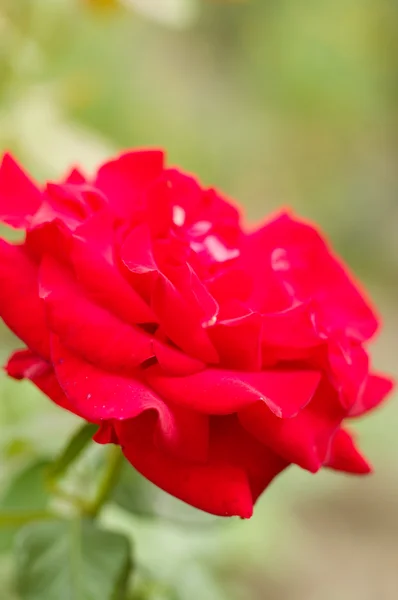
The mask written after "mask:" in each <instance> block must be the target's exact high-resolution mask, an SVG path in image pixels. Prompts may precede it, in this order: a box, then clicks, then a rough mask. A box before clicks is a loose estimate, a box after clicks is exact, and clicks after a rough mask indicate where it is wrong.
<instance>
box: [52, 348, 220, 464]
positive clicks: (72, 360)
mask: <svg viewBox="0 0 398 600" xmlns="http://www.w3.org/2000/svg"><path fill="white" fill-rule="evenodd" d="M53 362H54V367H55V372H56V374H57V377H58V381H59V383H60V385H61V386H62V388H63V390H64V392H65V394H66V396H67V397H68V399H69V402H70V404H71V405H72V406H73V407H74V408H73V410H74V411H75V412H76V413H77V414H81V415H83V416H84V418H86V419H87V420H88V421H92V422H94V423H99V422H100V421H103V420H105V421H108V420H123V421H124V420H127V419H131V418H133V417H136V416H138V415H140V414H141V413H142V412H145V411H148V410H150V411H155V413H156V416H157V430H156V443H157V445H158V446H159V447H161V448H163V449H166V450H167V451H168V452H170V453H171V454H173V455H176V456H178V457H179V458H181V457H182V458H184V457H185V458H186V459H187V460H195V461H201V460H205V458H206V455H207V445H208V418H207V417H206V416H204V415H200V414H196V413H194V412H192V411H189V410H186V409H184V408H181V407H179V406H170V405H167V404H165V403H164V402H163V400H162V399H161V398H159V397H158V396H157V395H156V394H155V393H154V392H153V391H152V390H150V389H149V388H148V387H147V386H146V385H145V383H143V382H142V381H140V380H139V379H138V377H137V376H138V372H137V373H134V372H132V373H131V377H123V376H120V375H115V374H113V373H106V372H104V371H101V370H100V369H99V368H97V367H95V366H93V365H91V364H89V363H87V362H85V361H83V360H81V359H80V358H79V357H77V356H75V355H73V354H72V353H71V352H69V351H68V350H67V349H66V348H65V347H63V346H62V345H61V344H60V342H59V340H58V339H57V338H54V339H53Z"/></svg>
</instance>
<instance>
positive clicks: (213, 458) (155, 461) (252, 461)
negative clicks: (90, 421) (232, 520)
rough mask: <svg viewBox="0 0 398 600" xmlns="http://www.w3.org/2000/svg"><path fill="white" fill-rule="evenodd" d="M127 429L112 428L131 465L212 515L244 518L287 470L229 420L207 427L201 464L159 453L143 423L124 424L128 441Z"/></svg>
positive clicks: (145, 423)
mask: <svg viewBox="0 0 398 600" xmlns="http://www.w3.org/2000/svg"><path fill="white" fill-rule="evenodd" d="M126 425H127V424H125V423H123V424H122V425H121V426H117V428H118V431H119V440H120V443H121V445H122V447H123V451H124V453H125V455H126V457H127V459H128V460H129V461H130V462H131V463H132V465H133V466H134V467H135V468H136V469H137V470H138V471H140V472H141V473H142V474H143V475H144V476H145V477H147V478H148V479H149V480H150V481H152V482H153V483H155V484H156V485H158V486H159V487H161V488H162V489H164V490H165V491H167V492H169V493H170V494H172V495H173V496H176V497H177V498H179V499H181V500H183V501H184V502H187V503H188V504H191V505H192V506H195V507H196V508H199V509H201V510H204V511H206V512H209V513H212V514H215V515H219V516H234V515H238V516H240V517H242V518H249V517H250V516H251V515H252V511H253V503H254V501H255V500H256V498H257V496H258V495H259V494H260V493H261V492H262V491H263V489H264V488H265V487H266V486H267V485H268V484H269V483H270V481H271V480H272V479H273V478H274V477H275V476H276V475H277V474H278V473H279V472H280V471H281V470H282V469H283V468H284V467H285V466H286V463H285V462H283V461H281V460H280V459H278V458H277V457H275V455H273V454H272V453H269V452H268V451H266V449H264V448H263V447H261V446H260V445H259V444H256V442H255V441H254V440H250V438H249V436H246V434H245V433H244V432H243V431H242V430H241V429H240V428H239V429H237V428H236V426H235V424H232V426H231V423H230V422H229V421H226V422H217V423H213V424H212V429H211V436H212V437H211V440H212V441H211V446H210V457H209V461H208V463H207V464H206V465H196V464H193V463H189V462H184V461H176V460H173V459H171V458H170V457H168V456H167V455H166V454H164V453H162V452H160V451H158V450H157V449H156V447H155V446H154V445H153V444H152V443H151V435H150V432H151V427H152V424H151V423H150V421H149V420H148V419H147V418H141V419H135V420H134V421H132V422H131V423H129V424H128V435H127V436H125V435H124V431H123V429H124V427H126ZM126 438H127V439H126Z"/></svg>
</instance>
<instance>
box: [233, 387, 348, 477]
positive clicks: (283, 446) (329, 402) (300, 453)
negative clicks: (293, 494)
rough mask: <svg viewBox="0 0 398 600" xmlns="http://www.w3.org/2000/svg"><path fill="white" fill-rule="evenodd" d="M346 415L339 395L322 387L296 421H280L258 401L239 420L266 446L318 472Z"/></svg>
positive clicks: (330, 389) (305, 467) (240, 413)
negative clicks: (333, 436)
mask: <svg viewBox="0 0 398 600" xmlns="http://www.w3.org/2000/svg"><path fill="white" fill-rule="evenodd" d="M344 415H345V413H344V410H343V409H342V407H341V405H340V402H339V400H338V397H337V395H336V392H334V391H333V389H332V388H330V386H325V385H324V384H321V385H320V387H319V389H318V391H317V393H316V395H315V397H314V399H313V400H312V401H311V403H310V404H309V405H308V406H306V407H305V408H304V409H303V410H302V411H301V412H300V413H299V414H298V415H297V416H296V417H294V418H291V419H279V418H277V417H276V416H275V415H273V414H272V413H271V411H270V410H268V408H267V407H266V406H265V405H264V404H263V403H260V402H257V403H256V404H253V405H251V406H248V407H247V408H245V409H244V410H242V411H240V412H239V420H240V421H241V423H242V425H243V426H244V427H245V429H247V431H249V432H250V434H251V435H253V436H254V437H255V438H256V439H258V440H259V441H260V442H261V443H263V444H264V445H265V446H268V447H269V448H271V449H272V450H274V452H277V453H278V454H280V455H281V456H283V457H284V458H285V459H286V460H288V461H289V462H292V463H296V464H298V465H300V466H301V467H303V468H304V469H308V470H309V471H311V472H313V473H315V472H316V471H318V470H319V469H320V468H321V466H322V464H323V462H324V460H325V456H326V453H327V450H328V447H329V444H330V440H331V437H332V435H333V433H334V432H335V431H336V428H337V427H338V426H339V424H340V423H341V421H342V419H343V417H344Z"/></svg>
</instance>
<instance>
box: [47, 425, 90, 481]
mask: <svg viewBox="0 0 398 600" xmlns="http://www.w3.org/2000/svg"><path fill="white" fill-rule="evenodd" d="M97 429H98V425H92V424H91V423H85V424H84V425H82V426H81V427H80V428H79V429H78V430H77V431H76V433H74V435H73V436H72V437H71V439H70V440H69V442H68V443H67V445H66V446H65V448H64V449H63V450H62V452H61V453H60V455H59V456H58V458H56V459H55V461H54V462H53V463H52V464H51V466H50V468H49V470H48V475H49V477H50V478H51V479H56V478H58V477H60V476H61V475H63V474H64V473H65V471H66V470H67V469H68V467H69V466H70V465H71V464H72V463H73V462H74V461H75V460H76V458H77V457H78V456H79V454H80V453H81V452H82V450H84V448H85V447H86V446H87V444H88V443H89V442H90V441H91V440H92V437H93V435H94V434H95V432H96V431H97Z"/></svg>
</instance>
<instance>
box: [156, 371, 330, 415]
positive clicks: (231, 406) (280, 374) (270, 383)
mask: <svg viewBox="0 0 398 600" xmlns="http://www.w3.org/2000/svg"><path fill="white" fill-rule="evenodd" d="M145 377H146V380H147V381H148V383H149V385H150V386H151V387H152V388H153V389H154V390H156V391H157V392H158V393H159V394H160V395H161V396H162V397H163V398H166V399H167V400H169V401H171V402H176V403H177V404H180V405H181V406H186V407H188V408H191V409H193V410H196V411H198V412H203V413H206V414H210V415H228V414H232V413H234V412H236V411H238V410H241V409H243V408H244V407H246V406H248V405H250V404H253V403H255V402H258V401H262V402H264V403H265V404H266V405H267V406H268V408H269V409H270V410H271V411H272V412H273V413H275V414H277V415H278V416H279V417H282V416H283V417H292V416H293V415H295V414H297V412H299V411H300V410H301V409H302V408H303V407H304V406H305V405H306V404H308V402H309V401H310V400H311V398H312V397H313V395H314V393H315V391H316V388H317V386H318V383H319V381H320V374H319V373H318V372H317V371H288V370H286V371H285V370H279V371H263V372H260V373H246V372H238V371H226V370H222V369H206V370H205V371H201V372H199V373H195V374H193V375H188V376H186V377H168V376H167V375H165V374H164V373H163V372H162V370H161V369H159V367H158V366H154V367H150V368H149V369H146V371H145Z"/></svg>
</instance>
